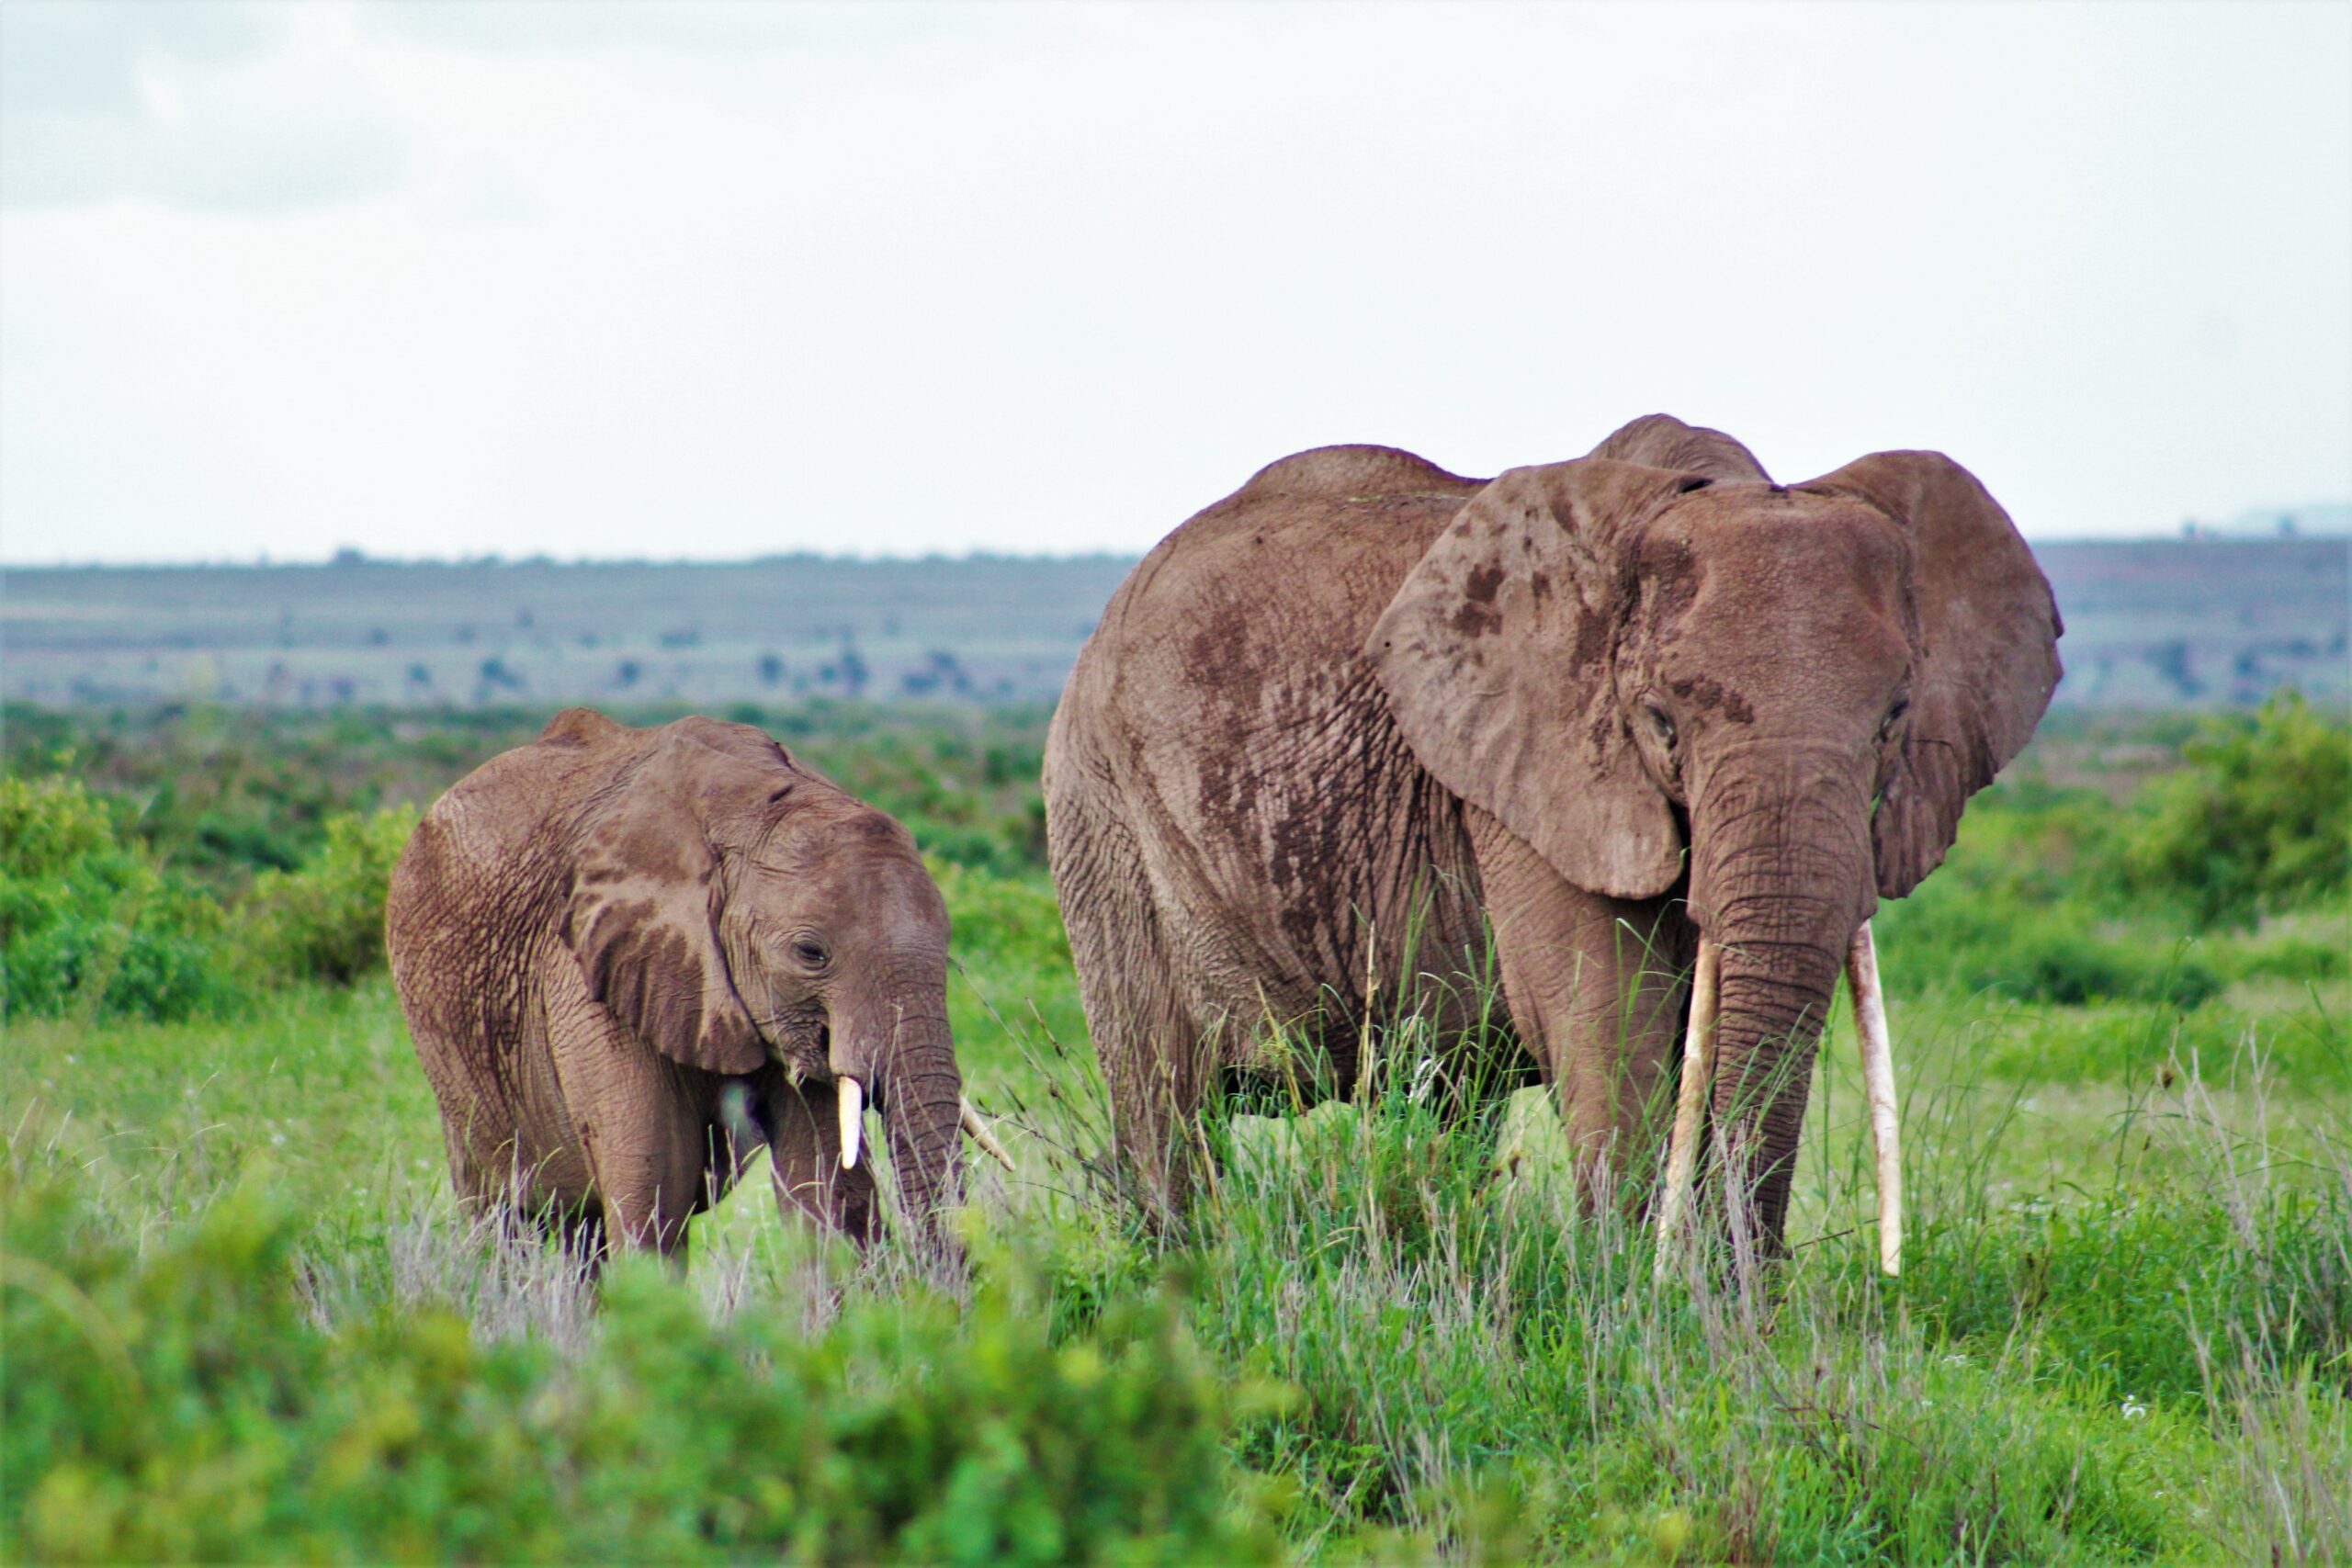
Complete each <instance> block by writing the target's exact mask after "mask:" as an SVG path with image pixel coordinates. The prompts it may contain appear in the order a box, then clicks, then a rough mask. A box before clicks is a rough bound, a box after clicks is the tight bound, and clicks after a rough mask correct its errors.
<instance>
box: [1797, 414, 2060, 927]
mask: <svg viewBox="0 0 2352 1568" xmlns="http://www.w3.org/2000/svg"><path fill="white" fill-rule="evenodd" d="M1798 488H1799V489H1801V490H1805V491H1815V492H1816V493H1820V494H1827V495H1845V496H1851V497H1854V498H1856V499H1859V500H1861V501H1865V502H1869V503H1870V504H1871V505H1872V506H1874V507H1876V508H1878V510H1879V511H1881V512H1883V513H1886V514H1887V515H1888V516H1889V517H1892V518H1894V520H1895V522H1896V523H1898V524H1900V525H1903V526H1904V527H1905V529H1906V530H1907V531H1908V532H1909V533H1910V536H1911V541H1912V547H1913V550H1914V552H1915V554H1916V556H1917V562H1918V564H1917V571H1916V575H1915V576H1914V578H1913V580H1912V592H1913V598H1914V601H1915V603H1916V604H1917V607H1918V614H1919V640H1918V645H1917V652H1916V654H1915V656H1914V658H1913V660H1912V671H1911V722H1910V725H1909V728H1908V730H1907V732H1906V734H1905V739H1904V742H1903V754H1902V756H1901V758H1900V759H1899V760H1898V761H1897V764H1896V766H1895V767H1894V770H1893V772H1892V773H1891V774H1890V775H1889V777H1888V780H1887V784H1886V791H1885V795H1884V796H1883V799H1882V800H1881V802H1880V804H1879V809H1878V816H1877V818H1876V819H1875V821H1874V822H1873V823H1872V824H1871V836H1872V838H1873V840H1874V841H1875V845H1876V849H1877V852H1878V886H1879V892H1880V893H1881V894H1882V895H1883V897H1889V898H1900V897H1903V896H1904V895H1905V894H1906V893H1908V892H1910V891H1911V889H1912V888H1914V887H1916V886H1918V885H1919V882H1920V879H1921V878H1923V877H1925V876H1926V875H1927V874H1928V873H1929V872H1931V871H1933V870H1935V869H1936V867H1937V866H1938V865H1939V864H1941V863H1943V858H1944V852H1946V851H1948V850H1949V849H1951V841H1952V836H1953V835H1954V834H1955V833H1957V832H1958V831H1959V830H1960V815H1961V812H1962V809H1964V808H1965V807H1966V806H1967V804H1968V797H1969V796H1970V795H1973V794H1975V793H1976V792H1977V791H1978V790H1980V789H1983V788H1984V787H1985V785H1986V784H1991V783H1992V782H1993V775H1994V774H1995V773H1998V772H2000V770H2001V769H2002V767H2003V766H2005V765H2006V764H2007V762H2008V761H2009V759H2010V758H2012V757H2014V756H2016V755H2017V754H2018V752H2019V751H2020V750H2024V748H2025V743H2026V741H2027V740H2029V739H2031V738H2032V735H2033V727H2034V726H2035V725H2036V724H2037V723H2039V722H2040V721H2041V714H2042V710H2043V709H2044V708H2046V707H2048V706H2049V705H2050V694H2051V693H2052V692H2053V691H2055V690H2056V689H2057V686H2058V676H2059V673H2060V671H2059V664H2058V637H2059V636H2060V634H2061V633H2062V632H2064V630H2065V627H2064V624H2063V623H2062V622H2061V620H2060V619H2059V615H2058V604H2057V602H2056V601H2055V600H2054V599H2052V597H2051V593H2050V584H2049V582H2048V581H2047V580H2045V579H2044V578H2043V577H2042V575H2041V567H2039V566H2038V565H2036V564H2035V562H2034V558H2033V552H2032V551H2031V550H2030V549H2029V548H2028V547H2026V542H2025V540H2024V538H2023V537H2022V536H2019V535H2018V530H2017V525H2016V524H2014V523H2012V522H2010V521H2009V514H2008V513H2006V512H2004V511H2002V510H2001V506H2000V503H1999V502H1996V501H1995V500H1994V499H1993V498H1992V496H1991V495H1989V494H1987V493H1986V492H1985V487H1984V486H1983V485H1981V484H1979V483H1977V481H1976V477H1975V476H1974V475H1973V474H1971V473H1970V472H1969V471H1968V470H1967V469H1966V468H1962V467H1961V466H1960V465H1959V464H1958V463H1955V462H1953V461H1952V460H1951V458H1950V457H1945V456H1944V455H1943V454H1942V453H1940V452H1874V453H1872V454H1871V456H1869V457H1862V458H1860V459H1858V460H1856V461H1854V462H1851V463H1849V464H1847V465H1846V467H1844V468H1840V469H1838V471H1837V472H1836V473H1834V474H1828V475H1825V476H1824V477H1822V478H1820V479H1815V480H1814V481H1813V482H1811V483H1810V484H1806V485H1802V486H1799V487H1798Z"/></svg>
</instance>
